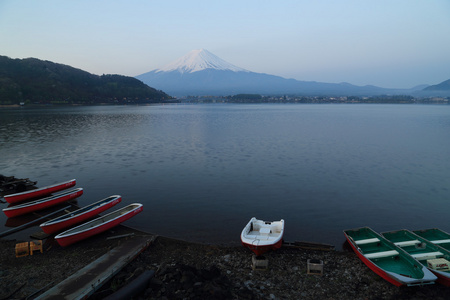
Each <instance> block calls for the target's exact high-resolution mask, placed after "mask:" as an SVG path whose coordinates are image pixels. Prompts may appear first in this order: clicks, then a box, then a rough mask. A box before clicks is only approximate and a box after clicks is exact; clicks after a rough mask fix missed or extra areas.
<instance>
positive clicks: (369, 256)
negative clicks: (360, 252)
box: [364, 250, 398, 258]
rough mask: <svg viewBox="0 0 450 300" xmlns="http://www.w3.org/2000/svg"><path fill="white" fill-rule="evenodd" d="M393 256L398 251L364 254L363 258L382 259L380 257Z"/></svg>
mask: <svg viewBox="0 0 450 300" xmlns="http://www.w3.org/2000/svg"><path fill="white" fill-rule="evenodd" d="M393 255H398V251H396V250H389V251H381V252H375V253H368V254H364V256H365V257H367V258H382V257H389V256H393Z"/></svg>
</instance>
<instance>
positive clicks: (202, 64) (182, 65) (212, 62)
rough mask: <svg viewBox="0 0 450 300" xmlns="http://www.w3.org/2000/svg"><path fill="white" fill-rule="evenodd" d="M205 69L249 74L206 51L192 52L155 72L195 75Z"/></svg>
mask: <svg viewBox="0 0 450 300" xmlns="http://www.w3.org/2000/svg"><path fill="white" fill-rule="evenodd" d="M205 69H215V70H230V71H234V72H248V71H247V70H245V69H242V68H239V67H236V66H235V65H233V64H230V63H229V62H226V61H224V60H223V59H221V58H220V57H217V56H216V55H214V54H212V53H211V52H209V51H208V50H205V49H197V50H192V51H191V52H189V53H188V54H186V55H185V56H183V57H181V58H179V59H177V60H175V61H173V62H171V63H169V64H168V65H165V66H164V67H162V68H160V69H157V70H155V72H171V71H178V72H180V73H194V72H197V71H202V70H205Z"/></svg>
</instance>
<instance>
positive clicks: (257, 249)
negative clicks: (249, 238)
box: [241, 240, 283, 256]
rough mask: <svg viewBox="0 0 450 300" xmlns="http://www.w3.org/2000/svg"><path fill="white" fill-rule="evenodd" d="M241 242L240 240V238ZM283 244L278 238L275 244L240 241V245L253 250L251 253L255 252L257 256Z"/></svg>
mask: <svg viewBox="0 0 450 300" xmlns="http://www.w3.org/2000/svg"><path fill="white" fill-rule="evenodd" d="M241 242H242V240H241ZM282 244H283V241H282V240H280V241H279V242H277V243H275V244H271V245H265V246H258V245H252V244H250V243H245V242H242V245H243V246H244V247H246V248H248V249H250V250H252V251H253V253H255V254H256V255H257V256H260V255H263V254H264V253H266V252H268V251H271V250H276V249H279V248H281V246H282Z"/></svg>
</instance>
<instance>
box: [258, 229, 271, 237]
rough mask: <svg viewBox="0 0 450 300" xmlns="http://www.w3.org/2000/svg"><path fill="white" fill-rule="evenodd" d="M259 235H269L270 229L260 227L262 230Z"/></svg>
mask: <svg viewBox="0 0 450 300" xmlns="http://www.w3.org/2000/svg"><path fill="white" fill-rule="evenodd" d="M259 233H260V234H261V235H269V234H270V228H268V227H262V228H261V229H260V230H259Z"/></svg>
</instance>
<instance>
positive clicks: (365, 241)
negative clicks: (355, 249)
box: [355, 238, 380, 245]
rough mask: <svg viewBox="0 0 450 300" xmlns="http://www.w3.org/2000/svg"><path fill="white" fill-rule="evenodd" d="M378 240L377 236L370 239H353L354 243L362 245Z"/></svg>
mask: <svg viewBox="0 0 450 300" xmlns="http://www.w3.org/2000/svg"><path fill="white" fill-rule="evenodd" d="M379 241H380V240H379V239H378V238H372V239H364V240H358V241H355V244H356V245H364V244H370V243H376V242H379Z"/></svg>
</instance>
